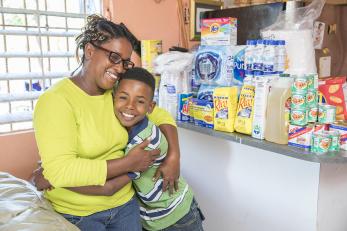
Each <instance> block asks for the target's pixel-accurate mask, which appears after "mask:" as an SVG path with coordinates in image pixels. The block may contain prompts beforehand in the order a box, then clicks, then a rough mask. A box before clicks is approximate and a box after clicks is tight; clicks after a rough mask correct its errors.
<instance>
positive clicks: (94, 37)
mask: <svg viewBox="0 0 347 231" xmlns="http://www.w3.org/2000/svg"><path fill="white" fill-rule="evenodd" d="M117 38H126V39H128V41H129V42H130V43H131V45H132V47H133V49H134V51H135V52H136V53H137V54H139V55H141V43H140V41H139V40H138V39H137V38H136V37H135V36H134V35H133V34H132V33H131V32H130V31H129V30H128V28H127V27H126V26H125V25H124V24H123V23H120V24H116V23H114V22H112V21H110V20H108V19H106V18H105V17H102V16H100V15H97V14H92V15H90V16H88V17H87V24H86V25H85V26H84V27H83V28H82V32H81V34H79V35H78V36H77V37H76V39H75V40H76V43H77V47H76V53H75V54H76V58H77V62H78V63H79V66H78V67H77V69H78V68H79V67H81V66H82V65H83V62H84V48H85V46H86V44H87V43H89V42H94V43H96V44H97V45H100V44H103V43H105V42H108V41H109V40H111V39H117ZM80 49H81V50H82V51H83V55H82V58H81V59H80V57H79V50H80ZM77 69H76V70H77ZM76 70H75V71H76ZM75 71H74V72H75ZM74 72H73V73H74Z"/></svg>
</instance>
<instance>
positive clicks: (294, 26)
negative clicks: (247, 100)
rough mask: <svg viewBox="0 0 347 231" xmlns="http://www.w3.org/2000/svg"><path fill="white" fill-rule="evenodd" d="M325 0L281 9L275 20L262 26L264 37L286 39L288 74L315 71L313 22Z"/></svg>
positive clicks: (315, 0) (316, 0)
mask: <svg viewBox="0 0 347 231" xmlns="http://www.w3.org/2000/svg"><path fill="white" fill-rule="evenodd" d="M324 3H325V0H314V1H313V2H312V3H311V4H309V5H307V6H305V7H299V8H294V9H290V10H287V11H283V12H281V13H280V15H279V16H278V18H277V20H276V22H275V23H274V24H272V25H271V26H269V27H267V28H264V29H263V30H262V31H261V35H262V37H263V38H264V39H275V40H285V41H286V45H285V46H286V51H287V59H288V67H287V68H286V70H285V72H286V73H288V74H292V75H295V74H305V73H316V72H317V67H316V62H315V51H314V46H313V38H312V33H313V22H314V20H315V19H317V18H318V17H319V15H320V14H321V12H322V9H323V6H324Z"/></svg>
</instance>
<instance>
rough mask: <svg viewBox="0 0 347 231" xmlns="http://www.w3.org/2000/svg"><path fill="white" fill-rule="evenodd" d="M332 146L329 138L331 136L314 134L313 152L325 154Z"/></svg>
mask: <svg viewBox="0 0 347 231" xmlns="http://www.w3.org/2000/svg"><path fill="white" fill-rule="evenodd" d="M330 144H331V138H329V135H327V134H324V133H320V132H314V133H313V134H312V145H311V152H314V153H316V154H318V155H321V154H325V153H327V152H328V151H329V147H330Z"/></svg>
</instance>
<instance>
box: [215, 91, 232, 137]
mask: <svg viewBox="0 0 347 231" xmlns="http://www.w3.org/2000/svg"><path fill="white" fill-rule="evenodd" d="M237 91H238V89H237V87H220V88H216V89H215V90H214V92H213V104H214V129H215V130H218V131H225V132H233V131H234V122H235V113H236V108H237Z"/></svg>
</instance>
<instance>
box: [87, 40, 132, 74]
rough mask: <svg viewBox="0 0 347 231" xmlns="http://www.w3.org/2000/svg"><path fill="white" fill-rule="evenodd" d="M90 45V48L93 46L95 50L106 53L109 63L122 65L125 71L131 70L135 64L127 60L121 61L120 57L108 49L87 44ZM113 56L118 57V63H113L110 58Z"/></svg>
mask: <svg viewBox="0 0 347 231" xmlns="http://www.w3.org/2000/svg"><path fill="white" fill-rule="evenodd" d="M89 43H90V44H92V46H94V47H95V48H97V49H100V50H102V51H105V52H108V53H109V55H108V59H109V60H110V62H111V63H114V64H120V63H122V64H123V68H124V69H125V70H129V69H131V68H133V67H134V66H135V63H133V62H132V61H130V60H129V59H122V56H121V55H120V54H119V53H118V52H115V51H110V50H109V49H106V48H103V47H102V46H98V45H96V44H94V43H93V42H89ZM113 54H115V55H117V56H118V57H119V61H118V62H114V61H113V60H112V58H111V56H112V55H113Z"/></svg>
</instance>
